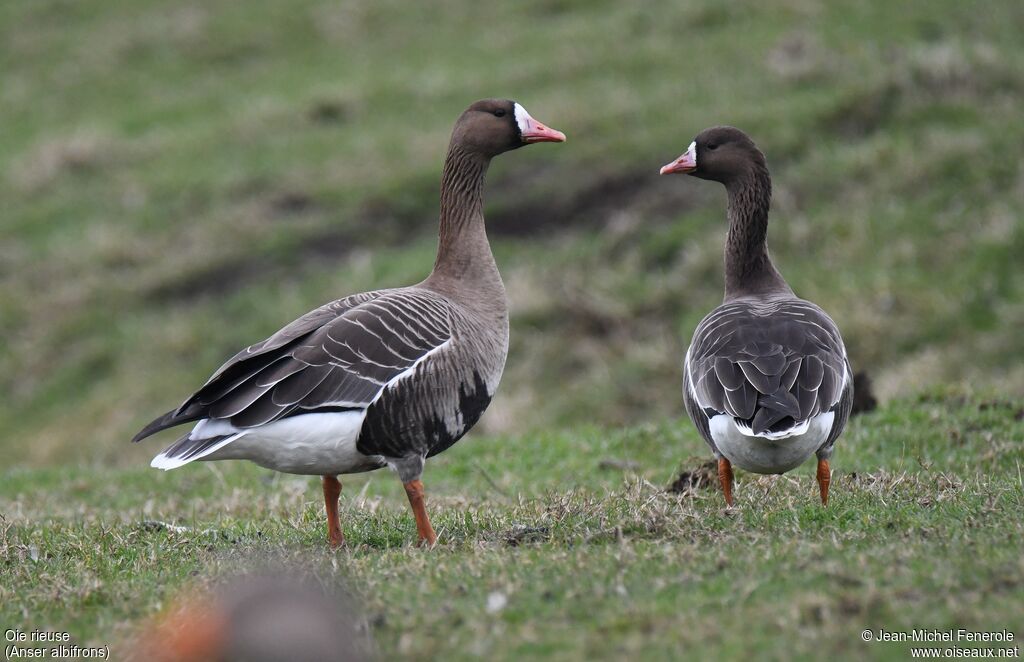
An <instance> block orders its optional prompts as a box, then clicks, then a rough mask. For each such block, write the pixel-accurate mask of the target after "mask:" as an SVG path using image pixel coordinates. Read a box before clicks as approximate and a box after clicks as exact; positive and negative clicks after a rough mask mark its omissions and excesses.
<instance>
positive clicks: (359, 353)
mask: <svg viewBox="0 0 1024 662" xmlns="http://www.w3.org/2000/svg"><path fill="white" fill-rule="evenodd" d="M450 305H451V304H450V303H449V302H448V301H447V300H446V299H444V298H443V297H442V296H440V295H438V294H436V293H433V292H431V291H428V290H424V289H419V288H405V289H398V290H381V291H378V292H369V293H365V294H358V295H354V296H351V297H348V298H346V299H340V300H338V301H335V302H333V303H330V304H327V305H326V306H322V307H321V308H318V309H317V310H315V311H313V312H311V313H308V314H306V315H304V316H303V317H301V318H299V319H298V320H296V321H294V322H292V323H291V324H289V325H288V326H286V327H285V328H283V329H281V330H280V331H278V332H277V333H275V334H274V335H273V336H271V337H270V338H268V339H267V340H264V341H263V342H260V343H256V344H255V345H251V346H250V347H248V348H246V349H244V350H242V351H241V352H239V353H238V354H236V355H235V356H234V357H233V358H232V359H230V360H229V361H228V362H227V363H225V364H224V365H223V366H221V367H220V369H218V370H217V372H216V373H214V376H213V377H211V378H210V380H209V381H208V382H207V383H206V384H205V385H204V386H203V387H202V388H201V389H199V390H198V391H196V393H195V394H193V395H192V396H191V397H190V398H188V399H187V400H186V401H185V402H184V403H183V404H182V405H181V407H179V408H178V409H177V410H176V411H175V412H169V413H168V414H166V415H164V416H162V417H160V418H158V419H157V420H155V421H153V422H152V423H150V425H148V426H146V428H145V429H143V431H142V432H140V433H139V434H138V435H137V436H136V438H135V439H134V441H138V440H140V439H142V438H144V437H146V436H148V435H150V434H152V433H154V432H156V431H159V430H162V429H164V428H167V427H171V426H174V425H179V424H181V423H186V422H189V421H195V420H199V419H201V418H216V419H227V420H229V421H230V422H231V424H232V425H234V426H236V427H239V428H248V427H255V426H259V425H264V424H266V423H269V422H272V421H275V420H278V419H281V418H284V417H286V416H290V415H294V414H296V413H303V412H308V411H313V410H317V409H320V408H323V407H329V408H331V409H332V410H334V411H337V410H338V409H348V408H352V409H365V408H366V407H368V406H369V405H370V404H371V403H372V402H373V401H374V399H375V398H376V397H377V396H378V394H379V393H380V392H381V390H382V389H383V388H384V386H385V385H386V384H388V383H389V382H390V381H391V380H392V379H394V378H395V377H397V376H399V375H400V374H401V373H403V372H404V371H406V370H408V369H409V368H411V367H412V366H413V365H414V364H415V363H416V362H417V361H418V360H420V359H422V358H423V357H424V356H425V355H426V354H427V353H428V352H430V351H432V350H434V349H437V348H438V347H440V346H441V345H442V344H444V343H445V342H446V341H447V340H449V339H450V338H451V332H450V314H451V310H450Z"/></svg>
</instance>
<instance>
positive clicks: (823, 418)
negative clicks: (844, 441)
mask: <svg viewBox="0 0 1024 662" xmlns="http://www.w3.org/2000/svg"><path fill="white" fill-rule="evenodd" d="M834 418H835V414H833V413H832V412H826V413H824V414H818V415H817V416H815V417H814V418H812V419H811V420H809V421H808V422H807V429H806V430H805V431H803V432H801V433H799V434H794V435H792V436H789V437H783V438H778V439H768V438H766V437H756V436H753V435H752V434H749V433H744V432H743V431H741V430H740V429H739V428H738V427H736V422H735V421H734V420H733V418H732V417H731V416H728V415H725V414H721V415H719V416H715V417H713V418H711V420H710V421H709V428H710V431H711V439H712V440H714V442H715V446H716V447H718V450H719V451H720V452H721V453H722V455H724V456H725V457H726V459H728V460H729V461H730V462H732V463H733V464H734V465H736V466H737V467H739V468H741V469H745V470H746V471H753V472H754V473H759V474H781V473H785V472H787V471H789V470H790V469H793V468H795V467H797V466H799V465H800V464H802V463H803V462H804V461H805V460H806V459H807V458H809V457H810V456H811V455H812V454H814V452H815V451H816V450H818V449H819V448H821V445H822V444H824V443H825V440H826V439H828V435H829V432H830V431H831V430H832V421H833V419H834Z"/></svg>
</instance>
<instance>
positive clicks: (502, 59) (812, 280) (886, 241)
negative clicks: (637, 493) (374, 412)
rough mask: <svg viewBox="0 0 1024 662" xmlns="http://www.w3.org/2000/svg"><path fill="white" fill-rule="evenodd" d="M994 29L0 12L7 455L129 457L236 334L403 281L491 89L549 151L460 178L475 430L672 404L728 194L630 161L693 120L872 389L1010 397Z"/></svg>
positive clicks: (957, 8) (626, 11) (1004, 158)
mask: <svg viewBox="0 0 1024 662" xmlns="http://www.w3.org/2000/svg"><path fill="white" fill-rule="evenodd" d="M435 5H436V3H435ZM1022 20H1024V16H1022V9H1021V5H1020V3H1019V2H1016V1H1015V0H1005V1H996V2H990V3H986V5H985V8H984V11H978V10H976V8H974V7H973V5H971V4H965V3H962V2H958V1H956V0H941V1H928V2H925V1H920V2H901V3H888V2H871V3H865V2H856V1H852V0H851V1H849V2H835V3H827V4H825V3H823V4H820V5H819V4H815V3H805V2H784V3H781V4H773V5H771V6H769V5H764V4H761V3H741V4H731V5H729V6H723V5H722V3H720V2H717V1H716V0H697V1H695V2H687V3H677V2H668V1H664V2H653V3H643V4H642V5H638V6H634V5H630V4H629V3H607V2H600V3H595V2H573V1H571V0H531V1H530V2H526V3H484V4H481V3H475V2H468V1H463V0H457V1H456V0H453V1H451V2H446V3H444V4H443V5H442V6H440V7H438V6H431V7H430V8H429V9H427V8H426V7H420V6H419V5H417V4H415V3H408V2H397V1H393V2H377V1H373V2H370V1H368V0H366V1H358V2H349V3H345V4H344V6H343V7H342V6H339V5H338V4H337V3H335V2H329V1H326V0H301V1H297V2H289V3H287V4H283V5H282V4H280V3H274V2H269V1H258V2H247V3H245V5H244V7H243V6H241V5H238V4H237V3H234V2H230V1H229V0H216V1H213V2H205V3H201V4H192V5H188V4H186V5H176V6H174V7H170V6H168V5H166V3H161V2H156V1H155V0H141V1H132V2H124V1H122V2H105V3H102V4H92V5H89V6H79V5H77V4H74V3H69V2H65V1H59V0H47V1H38V2H29V3H25V2H21V3H6V4H5V5H4V6H3V7H2V8H0V66H2V67H3V70H4V84H3V86H2V87H0V125H2V126H3V127H4V130H3V131H2V132H0V199H3V201H4V213H3V215H2V216H0V333H2V334H3V337H4V343H2V344H0V389H2V390H3V391H4V393H5V394H7V395H6V397H4V398H3V399H2V402H0V440H3V447H4V452H5V454H6V456H7V457H8V458H9V459H10V460H11V461H18V462H24V463H29V464H32V465H34V466H45V465H47V464H49V463H53V462H64V461H67V460H68V459H73V460H74V461H76V462H87V463H92V462H96V463H99V462H102V463H111V462H121V463H123V464H125V465H130V464H134V462H136V461H137V460H138V459H139V456H136V455H130V454H129V455H125V454H124V453H123V451H122V449H123V440H124V439H125V438H126V437H130V436H131V434H133V433H134V432H135V431H136V430H137V429H138V428H139V427H141V425H142V424H143V423H144V422H146V421H147V420H148V419H149V418H150V417H152V416H154V415H156V413H158V412H160V411H165V410H166V409H168V408H170V407H171V406H172V405H173V404H176V403H177V402H180V401H181V400H182V399H183V397H184V396H185V395H186V394H187V393H188V392H190V391H191V390H192V389H193V388H194V387H195V386H196V385H197V384H199V383H201V382H202V381H203V380H205V378H206V377H207V376H208V375H209V374H210V372H211V371H212V370H213V369H214V368H215V367H216V366H217V365H219V363H220V362H221V361H222V360H223V359H224V358H226V357H227V356H230V355H231V354H233V353H234V352H235V351H236V350H237V349H238V348H239V347H242V346H245V345H247V344H249V343H251V342H253V341H255V340H257V339H260V338H262V337H265V336H266V335H268V334H270V333H272V332H274V331H275V330H277V329H278V328H280V327H281V326H282V325H283V324H285V323H287V322H288V321H290V320H291V319H293V318H294V317H295V316H297V315H299V314H301V313H303V312H305V311H307V310H309V309H311V308H313V307H315V306H317V305H320V304H321V303H323V302H325V301H329V300H332V299H334V298H337V297H339V296H342V295H345V294H349V293H352V292H355V291H359V290H364V289H368V288H375V287H382V286H394V285H401V284H407V283H412V282H416V281H417V280H419V279H420V278H422V277H423V276H424V275H425V274H426V271H427V270H428V269H429V265H430V264H431V261H432V252H433V248H434V242H435V238H434V237H435V232H436V207H437V199H436V197H437V194H436V189H437V182H438V178H439V170H440V164H441V160H442V157H443V153H444V149H445V146H446V143H447V137H448V132H449V131H450V128H451V124H452V122H453V120H454V119H455V117H456V116H457V115H458V113H459V112H460V111H461V110H462V109H463V108H464V107H465V106H466V105H467V104H468V103H469V102H471V101H473V100H475V99H476V98H479V97H482V96H487V95H502V96H509V97H514V98H516V99H518V100H520V101H521V102H523V103H524V104H525V105H526V107H528V108H529V109H531V110H532V112H533V113H534V114H535V115H536V116H537V117H538V118H541V119H542V120H544V121H547V122H550V123H551V124H552V125H553V126H556V127H559V128H561V129H564V130H565V131H566V133H567V134H568V135H569V141H568V142H567V143H566V144H565V145H559V146H550V145H546V146H540V147H531V148H529V149H525V150H521V151H518V152H516V153H513V154H509V155H507V156H503V157H502V158H500V159H498V160H497V161H496V163H495V166H494V169H493V172H492V174H491V176H490V181H489V187H488V192H487V209H488V216H489V221H490V232H491V235H492V238H493V243H494V245H495V250H496V253H497V256H498V260H499V263H500V266H501V269H502V272H503V275H504V278H505V280H506V283H507V285H508V288H509V293H510V298H511V303H512V342H513V346H512V348H511V351H510V354H509V365H508V370H507V373H506V376H505V379H504V383H503V385H502V397H500V398H499V399H498V400H497V401H496V402H495V403H494V405H493V407H492V410H491V412H489V414H488V416H487V417H486V418H485V419H484V421H482V425H484V426H485V428H486V430H487V431H488V432H490V433H510V432H518V433H522V432H524V431H525V430H524V429H523V428H522V425H523V423H524V421H525V422H527V423H528V424H529V425H530V426H531V429H539V428H542V427H544V426H546V425H550V424H553V423H554V424H558V425H562V426H564V425H574V424H576V423H578V422H579V421H589V422H594V423H604V424H614V425H622V424H635V423H640V422H643V421H645V420H649V419H660V418H665V417H668V416H676V415H678V414H679V412H680V407H679V401H678V386H677V385H678V382H679V374H678V373H679V363H680V361H681V358H682V356H683V353H684V351H685V346H686V341H687V338H688V335H689V334H690V333H691V332H692V329H693V328H694V326H695V325H696V322H697V321H698V320H699V319H700V317H701V316H702V315H703V314H704V313H705V312H707V311H708V310H709V309H710V308H711V307H712V306H713V305H714V304H715V303H716V301H717V300H719V299H720V296H721V282H722V276H721V247H722V242H723V239H724V222H723V216H724V195H723V194H722V192H721V190H720V187H717V186H715V185H712V184H708V183H705V182H700V181H696V180H689V179H686V178H681V177H677V178H667V177H666V178H659V177H658V176H657V174H656V173H657V169H658V167H659V166H660V165H661V164H663V163H665V162H666V161H668V160H669V159H671V158H673V157H675V156H676V155H677V154H678V153H679V152H681V151H682V150H683V149H684V148H685V146H686V145H687V144H688V143H689V141H690V139H691V138H692V136H693V135H694V134H696V133H697V132H698V131H699V130H700V129H702V128H704V127H705V126H708V125H711V124H715V123H732V124H736V125H739V126H742V127H744V128H745V129H747V130H748V131H749V132H750V133H751V134H752V135H753V136H754V137H755V138H756V139H757V141H758V143H759V144H760V145H761V146H762V147H763V149H764V150H765V151H766V153H767V155H768V158H769V164H770V165H771V167H772V172H773V175H774V178H775V189H776V192H777V194H776V200H775V208H774V212H773V223H772V226H771V232H770V234H771V237H770V240H771V246H772V251H773V255H774V256H775V257H776V258H777V260H778V262H779V265H780V267H781V269H782V271H783V273H784V274H786V276H787V277H788V279H789V280H790V281H791V283H792V284H793V286H794V287H795V288H796V289H797V291H798V292H799V293H801V294H802V295H804V296H806V297H808V298H811V299H813V300H815V301H817V302H818V303H820V304H821V305H822V306H823V307H824V308H825V309H826V310H828V311H829V312H830V313H832V315H833V316H834V317H835V318H836V320H837V321H838V322H839V323H840V326H841V327H842V328H843V330H844V335H845V337H846V339H847V344H848V346H849V348H850V351H851V354H852V358H853V362H854V365H855V367H856V368H857V369H858V370H860V369H866V370H868V371H869V372H870V373H871V374H872V375H873V376H874V377H875V383H876V385H877V386H878V388H879V390H880V392H881V394H882V395H883V396H884V397H913V396H914V395H916V394H917V393H918V392H919V391H920V389H921V388H923V387H926V386H929V385H935V384H942V383H945V382H949V381H953V382H957V383H967V384H969V385H970V387H971V388H976V389H983V390H984V389H996V388H1008V389H1014V390H1015V391H1016V392H1020V391H1021V389H1022V388H1024V369H1022V367H1021V365H1020V363H1019V362H1016V361H1008V360H1007V358H1008V357H1013V356H1019V355H1020V354H1021V353H1022V352H1024V344H1022V343H1024V340H1022V338H1024V336H1022V334H1020V333H1018V332H1017V330H1018V329H1019V328H1020V327H1021V324H1022V323H1024V270H1022V269H1021V268H1020V259H1019V256H1020V255H1021V253H1022V252H1024V229H1022V225H1021V224H1020V223H1018V222H1017V219H1018V218H1019V217H1020V216H1021V215H1022V214H1024V202H1022V201H1024V189H1022V182H1024V178H1022V177H1024V175H1022V170H1021V164H1022V160H1021V158H1020V156H1021V151H1020V147H1019V146H1020V145H1021V144H1024V125H1022V123H1021V122H1019V121H1018V120H1019V108H1020V101H1021V99H1022V97H1024V48H1022V46H1021V40H1020V39H1019V34H1018V33H1019V30H1018V29H1017V28H1018V27H1019V26H1020V25H1021V22H1022ZM527 227H528V228H531V229H530V230H529V231H523V228H527ZM567 383H571V384H572V388H571V389H566V388H563V385H564V384H567ZM552 393H557V394H558V397H549V396H550V394H552Z"/></svg>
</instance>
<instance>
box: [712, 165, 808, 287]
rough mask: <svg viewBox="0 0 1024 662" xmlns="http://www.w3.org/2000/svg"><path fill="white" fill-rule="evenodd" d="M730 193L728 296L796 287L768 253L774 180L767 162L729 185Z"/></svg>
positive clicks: (726, 268) (726, 267)
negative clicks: (785, 278)
mask: <svg viewBox="0 0 1024 662" xmlns="http://www.w3.org/2000/svg"><path fill="white" fill-rule="evenodd" d="M725 188H726V191H727V192H728V194H729V208H728V217H729V236H728V238H727V239H726V242H725V299H726V300H729V299H734V298H737V297H741V296H748V295H752V294H769V293H787V292H788V293H790V294H792V292H793V291H792V290H791V289H790V287H789V285H787V284H786V281H785V280H784V279H783V278H782V275H781V274H780V273H779V272H778V270H777V269H776V268H775V265H774V264H772V259H771V257H770V256H769V255H768V209H769V207H770V206H771V200H772V180H771V177H770V176H769V174H768V168H767V167H766V166H765V165H764V164H757V163H755V164H753V165H752V166H751V168H750V169H748V170H747V171H746V172H744V173H743V174H742V175H739V176H737V177H735V178H733V179H731V180H729V181H728V182H727V183H726V185H725Z"/></svg>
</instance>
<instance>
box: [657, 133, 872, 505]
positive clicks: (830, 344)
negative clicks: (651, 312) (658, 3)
mask: <svg viewBox="0 0 1024 662" xmlns="http://www.w3.org/2000/svg"><path fill="white" fill-rule="evenodd" d="M673 172H681V173H686V174H690V175H693V176H695V177H699V178H701V179H709V180H712V181H717V182H720V183H722V184H723V185H724V186H725V188H726V191H727V194H728V198H729V203H728V212H727V215H728V218H729V234H728V237H727V239H726V242H725V300H724V302H723V303H722V305H721V306H719V307H718V308H716V309H715V310H713V311H711V313H709V314H708V315H707V317H705V318H704V319H703V320H702V321H701V323H700V324H699V325H698V326H697V329H696V331H694V334H693V340H692V342H691V344H690V347H689V349H688V350H687V353H686V360H685V365H684V377H683V397H684V401H685V404H686V409H687V413H688V414H689V415H690V418H691V419H692V420H693V422H694V424H695V425H696V426H697V429H698V430H699V432H700V433H701V436H702V437H703V438H704V439H705V441H707V443H708V445H709V446H710V447H711V449H712V451H713V452H714V453H715V456H716V457H718V458H719V475H720V476H721V477H722V481H723V490H724V491H725V493H726V499H727V501H729V502H730V503H731V501H732V499H731V485H726V484H725V483H726V482H731V480H732V478H731V476H732V468H731V464H732V463H735V464H737V465H739V466H740V467H741V468H744V469H747V470H750V471H756V472H759V473H783V472H785V471H788V470H789V469H792V468H793V467H794V466H796V465H798V464H800V463H801V462H803V460H805V459H806V458H807V457H809V456H810V455H811V454H812V453H813V454H816V455H817V456H818V460H819V463H820V465H821V466H820V467H819V478H821V477H822V476H824V478H823V479H820V480H819V483H821V485H820V487H821V497H822V501H823V502H825V503H827V499H828V480H827V477H828V459H829V457H830V456H831V454H832V447H833V444H834V443H835V441H836V439H837V438H838V437H839V435H840V433H841V432H842V430H843V428H844V427H845V425H846V421H847V419H848V418H849V414H850V407H851V403H852V400H853V379H852V372H851V370H850V365H849V361H848V359H847V357H846V348H845V347H844V345H843V340H842V337H841V336H840V333H839V329H838V327H837V326H836V324H835V322H833V321H832V319H831V318H830V317H829V316H828V315H827V314H826V313H825V312H824V311H823V310H822V309H821V308H819V307H818V306H816V305H815V304H813V303H811V302H809V301H805V300H803V299H800V298H799V297H797V296H796V295H795V294H793V290H792V289H790V287H789V285H788V284H787V283H786V281H785V279H783V277H782V275H781V274H780V273H779V271H778V270H777V269H776V268H775V265H774V264H773V263H772V260H771V257H770V255H769V253H768V244H767V235H768V211H769V207H770V204H771V193H772V188H771V177H770V176H769V174H768V166H767V163H766V161H765V158H764V154H762V153H761V151H760V150H759V149H757V147H756V146H755V145H754V142H753V141H752V140H751V139H750V138H749V137H748V136H747V135H746V134H745V133H743V132H742V131H740V130H739V129H736V128H733V127H726V126H719V127H714V128H711V129H707V130H705V131H703V132H701V133H700V135H698V136H697V137H696V138H695V139H694V141H693V142H692V143H691V144H690V147H689V148H688V149H687V151H686V152H685V153H684V154H683V155H682V156H680V157H679V158H678V159H676V160H675V161H673V162H672V163H670V164H668V165H666V166H665V167H664V168H662V174H668V173H673Z"/></svg>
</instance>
